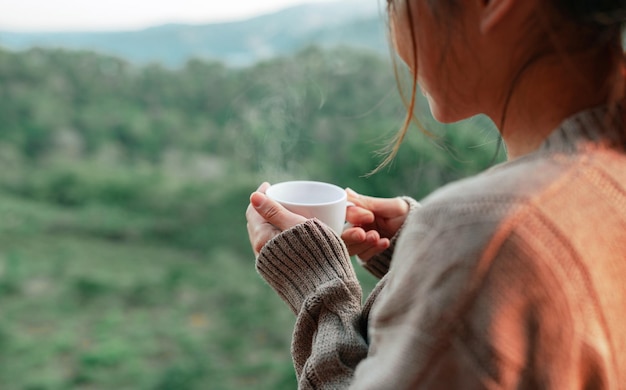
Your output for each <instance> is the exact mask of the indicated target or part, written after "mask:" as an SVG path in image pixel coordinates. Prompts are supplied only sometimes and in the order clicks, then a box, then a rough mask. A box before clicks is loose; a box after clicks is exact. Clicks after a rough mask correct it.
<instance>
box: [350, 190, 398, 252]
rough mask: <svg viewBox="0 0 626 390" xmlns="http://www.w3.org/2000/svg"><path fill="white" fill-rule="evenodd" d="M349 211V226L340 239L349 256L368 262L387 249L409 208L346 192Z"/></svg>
mask: <svg viewBox="0 0 626 390" xmlns="http://www.w3.org/2000/svg"><path fill="white" fill-rule="evenodd" d="M346 192H347V194H348V201H349V202H352V203H353V204H354V206H350V207H348V210H347V213H346V220H347V221H348V223H350V224H351V225H352V226H351V227H349V228H347V229H345V230H344V231H343V234H342V235H341V238H342V239H343V241H344V242H345V243H346V247H347V248H348V252H349V253H350V256H355V255H356V256H358V257H359V258H360V259H361V260H362V261H364V262H367V261H368V260H369V259H371V258H372V257H373V256H375V255H377V254H379V253H381V252H383V251H384V250H385V249H387V248H389V245H390V243H391V241H390V240H391V238H393V236H394V235H395V234H396V233H397V232H398V230H399V229H400V227H402V224H403V223H404V221H405V220H406V217H407V215H408V214H409V210H410V207H409V204H408V203H407V202H406V201H405V200H403V199H402V198H390V199H384V198H373V197H371V196H364V195H360V194H357V193H356V192H354V191H353V190H351V189H349V188H348V189H346Z"/></svg>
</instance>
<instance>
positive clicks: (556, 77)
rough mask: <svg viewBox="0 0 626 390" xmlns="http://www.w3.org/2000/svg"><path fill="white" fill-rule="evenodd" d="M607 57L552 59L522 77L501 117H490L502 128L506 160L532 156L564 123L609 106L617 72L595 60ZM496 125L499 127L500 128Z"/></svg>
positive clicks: (556, 56) (541, 61)
mask: <svg viewBox="0 0 626 390" xmlns="http://www.w3.org/2000/svg"><path fill="white" fill-rule="evenodd" d="M602 55H607V52H606V50H603V51H602V53H600V52H599V51H594V53H583V54H581V55H565V54H554V55H551V56H546V57H544V58H541V59H538V60H537V61H536V62H535V63H533V65H532V66H530V67H529V68H528V69H527V70H526V72H524V74H523V75H522V76H521V78H520V80H519V83H518V85H517V87H516V88H515V89H514V92H513V93H512V95H511V99H510V102H509V104H508V107H502V104H501V106H500V109H499V112H503V111H505V110H506V112H505V115H504V116H500V117H498V116H492V119H493V120H494V122H495V123H499V124H500V131H501V134H502V137H503V139H504V141H505V144H506V145H507V150H508V153H509V159H515V158H517V157H520V156H523V155H525V154H527V153H530V152H532V151H534V150H536V149H537V148H538V147H539V146H540V145H541V144H542V143H543V141H544V140H545V139H546V138H547V137H548V136H549V135H550V133H552V131H553V130H554V129H556V128H557V127H558V126H559V125H560V124H561V123H562V122H563V121H564V120H565V119H566V118H568V117H569V116H571V115H573V114H575V113H576V112H579V111H582V110H584V109H587V108H590V107H595V106H598V105H601V104H603V103H607V102H608V101H609V99H610V96H611V94H612V87H613V86H614V85H615V83H614V81H615V80H616V79H615V78H614V77H615V73H616V70H615V68H616V66H614V65H613V64H612V63H610V62H609V61H603V60H598V59H599V58H604V59H606V58H610V57H600V56H602ZM499 121H500V122H499Z"/></svg>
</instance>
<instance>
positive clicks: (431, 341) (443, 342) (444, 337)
mask: <svg viewBox="0 0 626 390" xmlns="http://www.w3.org/2000/svg"><path fill="white" fill-rule="evenodd" d="M617 117H618V116H613V117H612V118H614V120H610V118H611V117H610V116H609V113H608V110H607V109H605V108H595V109H592V110H588V111H585V112H582V113H579V114H577V115H575V116H573V117H571V118H569V119H567V120H566V121H565V122H564V123H563V124H562V125H561V126H560V127H559V128H558V129H556V130H555V131H554V132H553V133H552V134H551V135H550V136H549V138H548V139H547V140H546V141H545V142H544V143H543V145H542V146H541V148H540V149H539V150H537V151H536V152H534V153H532V154H529V155H526V156H524V157H521V158H519V159H517V160H514V161H511V162H507V163H504V164H501V165H499V166H497V167H495V168H492V169H490V170H488V171H486V172H484V173H482V174H480V175H478V176H475V177H473V178H469V179H466V180H462V181H460V182H456V183H453V184H450V185H448V186H446V187H444V188H442V189H440V190H438V191H436V192H435V193H433V194H432V195H431V196H429V197H428V198H426V199H425V200H424V201H423V202H422V207H419V208H415V210H414V211H412V212H411V213H410V215H409V217H408V218H407V221H406V222H405V224H404V226H403V228H402V230H401V233H400V235H399V238H398V239H397V241H394V246H393V250H391V251H387V252H386V253H383V254H381V255H379V256H378V257H377V258H375V259H373V260H371V261H370V263H368V268H369V269H371V270H373V271H375V274H378V275H381V276H382V275H384V276H383V278H382V279H381V281H380V282H379V284H378V285H377V287H376V288H375V289H374V291H373V292H372V293H371V294H370V296H369V298H368V299H367V301H366V302H365V304H362V297H361V295H362V293H361V288H360V286H359V283H358V281H357V278H356V276H355V273H354V269H353V266H352V263H351V260H350V258H349V256H348V253H347V251H346V248H345V246H344V244H343V242H342V241H341V239H340V238H339V237H338V236H337V235H336V234H334V233H333V232H332V231H331V230H330V229H328V228H327V227H325V226H324V225H323V224H321V223H320V222H318V221H317V220H309V221H307V222H305V223H303V224H301V225H298V226H295V227H294V228H292V229H290V230H287V231H285V232H283V233H282V234H280V235H279V236H277V237H276V238H275V239H273V240H272V241H270V242H268V243H267V244H266V246H265V247H264V248H263V249H262V251H261V253H260V255H259V256H258V258H257V270H258V272H259V273H260V274H261V275H262V276H263V277H264V278H265V280H266V281H267V282H268V283H269V284H270V285H271V286H272V287H273V288H274V289H275V290H276V291H277V292H278V294H279V295H280V296H281V297H282V298H283V300H284V301H285V302H286V303H287V304H288V305H289V307H290V308H291V309H292V311H293V312H294V313H295V314H296V315H297V321H296V325H295V331H294V335H293V343H292V356H293V361H294V365H295V369H296V373H297V377H298V384H299V388H301V389H343V388H351V389H376V390H380V389H394V390H398V389H415V388H419V389H423V388H424V389H448V388H451V389H461V388H462V389H483V388H487V389H590V388H593V389H619V388H626V325H625V324H623V323H622V321H623V319H624V315H625V314H624V313H625V310H626V287H625V286H626V153H624V145H625V143H624V136H623V135H622V134H621V133H622V132H623V131H624V130H623V129H624V127H623V124H622V122H621V120H619V119H616V118H617Z"/></svg>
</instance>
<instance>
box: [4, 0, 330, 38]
mask: <svg viewBox="0 0 626 390" xmlns="http://www.w3.org/2000/svg"><path fill="white" fill-rule="evenodd" d="M329 1H331V0H0V30H5V31H6V30H8V31H68V30H83V31H88V30H121V29H124V30H128V29H138V28H143V27H148V26H153V25H158V24H163V23H170V22H182V23H204V22H216V21H228V20H237V19H244V18H247V17H250V16H254V15H258V14H263V13H268V12H273V11H276V10H279V9H282V8H285V7H288V6H292V5H296V4H302V3H324V2H329Z"/></svg>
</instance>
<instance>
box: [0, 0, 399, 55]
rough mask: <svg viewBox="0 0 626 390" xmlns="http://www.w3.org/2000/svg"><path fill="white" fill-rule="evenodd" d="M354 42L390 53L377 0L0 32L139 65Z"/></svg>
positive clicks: (6, 40) (8, 40)
mask: <svg viewBox="0 0 626 390" xmlns="http://www.w3.org/2000/svg"><path fill="white" fill-rule="evenodd" d="M313 44H315V45H318V46H320V47H328V48H330V47H337V46H352V47H357V48H363V49H369V50H371V51H373V52H376V53H383V54H387V53H388V45H387V41H386V38H385V23H384V21H383V18H381V16H380V11H379V9H378V5H377V3H376V2H375V1H374V2H362V1H360V0H349V1H337V2H330V3H318V4H304V5H298V6H295V7H291V8H287V9H284V10H281V11H279V12H275V13H271V14H267V15H262V16H258V17H255V18H251V19H248V20H242V21H235V22H228V23H213V24H206V25H182V24H169V25H163V26H155V27H151V28H147V29H144V30H139V31H116V32H55V33H50V32H48V33H45V32H31V33H16V32H8V31H6V32H2V31H0V46H4V47H6V48H9V49H13V50H23V49H28V48H32V47H36V46H38V47H48V48H50V47H52V48H66V49H83V50H85V49H86V50H93V51H98V52H102V53H108V54H112V55H116V56H119V57H122V58H125V59H127V60H129V61H132V62H134V63H138V64H147V63H151V62H156V63H161V64H163V65H166V66H170V67H180V66H182V65H184V64H185V62H187V61H188V60H189V59H191V58H205V59H209V60H216V61H221V62H224V63H226V64H228V65H231V66H249V65H252V64H254V63H256V62H257V61H259V60H266V59H270V58H274V57H276V56H281V55H288V54H293V53H295V52H296V51H298V50H301V49H302V48H303V47H306V46H310V45H313Z"/></svg>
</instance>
